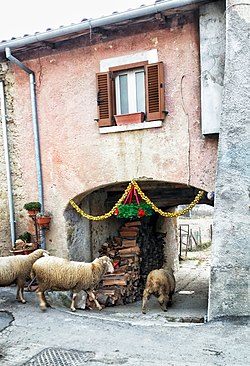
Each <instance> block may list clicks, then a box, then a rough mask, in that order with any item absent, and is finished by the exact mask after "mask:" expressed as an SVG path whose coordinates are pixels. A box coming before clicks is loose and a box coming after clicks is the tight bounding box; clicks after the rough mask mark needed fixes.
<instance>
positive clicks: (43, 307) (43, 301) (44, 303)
mask: <svg viewBox="0 0 250 366" xmlns="http://www.w3.org/2000/svg"><path fill="white" fill-rule="evenodd" d="M36 294H37V297H38V302H39V306H40V309H41V310H43V311H44V310H46V309H47V305H48V303H47V301H46V299H45V295H44V291H42V290H40V289H39V287H38V288H37V290H36Z"/></svg>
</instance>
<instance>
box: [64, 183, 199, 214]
mask: <svg viewBox="0 0 250 366" xmlns="http://www.w3.org/2000/svg"><path fill="white" fill-rule="evenodd" d="M132 186H134V187H135V189H136V190H137V192H138V194H139V195H140V196H141V198H142V199H143V200H144V201H145V202H146V203H147V204H148V205H150V206H151V207H152V209H153V210H154V211H155V212H157V213H158V214H160V215H161V216H165V217H177V216H181V215H184V214H185V213H187V212H189V211H190V210H192V208H193V207H194V206H195V205H196V204H197V203H198V202H199V200H200V199H201V197H202V195H203V194H204V191H199V192H198V194H197V195H196V197H195V199H194V200H193V201H192V202H191V203H190V204H189V205H188V206H187V207H186V208H184V209H183V210H181V211H178V212H164V211H162V210H161V209H160V208H158V207H157V206H155V204H154V203H153V202H152V201H150V199H149V198H148V197H147V196H146V195H145V194H144V193H143V192H142V190H141V188H140V187H139V186H138V184H137V182H136V181H135V180H132V181H131V182H130V183H129V185H128V186H127V188H126V189H125V191H124V193H123V195H122V196H121V198H120V199H119V200H118V201H117V202H116V204H115V205H114V206H113V207H112V209H111V210H110V211H109V212H107V213H105V214H104V215H99V216H93V215H88V214H87V213H86V212H84V211H83V210H82V209H81V208H80V207H79V206H77V204H76V203H75V202H74V201H73V199H70V200H69V202H70V204H71V205H72V207H74V209H75V210H76V211H77V212H78V213H79V214H80V215H82V216H83V217H85V218H86V219H88V220H93V221H100V220H105V219H108V218H109V217H110V216H112V215H113V214H114V212H115V210H116V209H117V208H118V207H119V206H120V205H121V204H122V202H123V201H124V200H125V198H126V197H127V195H128V193H129V191H130V189H131V187H132Z"/></svg>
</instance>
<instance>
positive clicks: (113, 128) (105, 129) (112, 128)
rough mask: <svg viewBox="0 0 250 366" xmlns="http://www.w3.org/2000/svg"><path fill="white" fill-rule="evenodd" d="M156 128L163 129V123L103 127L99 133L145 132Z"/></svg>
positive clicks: (152, 122)
mask: <svg viewBox="0 0 250 366" xmlns="http://www.w3.org/2000/svg"><path fill="white" fill-rule="evenodd" d="M156 127H162V121H151V122H141V123H135V124H130V125H123V126H110V127H101V128H99V132H100V133H101V134H104V133H113V132H123V131H135V130H145V129H148V128H156Z"/></svg>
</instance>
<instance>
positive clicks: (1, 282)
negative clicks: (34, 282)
mask: <svg viewBox="0 0 250 366" xmlns="http://www.w3.org/2000/svg"><path fill="white" fill-rule="evenodd" d="M48 254H49V253H48V252H47V251H46V250H43V249H37V250H35V251H34V252H32V253H30V254H27V255H15V256H7V257H0V286H1V287H4V286H9V285H11V284H13V283H16V284H17V293H16V299H17V300H18V301H19V302H21V303H23V304H25V303H26V300H25V299H24V297H23V290H24V285H25V282H26V280H27V278H28V277H29V275H30V271H31V268H32V265H33V263H34V262H35V261H36V260H37V259H38V258H41V257H42V256H44V255H48Z"/></svg>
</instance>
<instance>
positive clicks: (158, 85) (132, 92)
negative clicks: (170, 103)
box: [97, 61, 166, 127]
mask: <svg viewBox="0 0 250 366" xmlns="http://www.w3.org/2000/svg"><path fill="white" fill-rule="evenodd" d="M163 72H164V67H163V63H162V62H156V63H151V64H150V63H148V62H147V61H143V62H136V63H131V64H127V65H119V66H112V67H109V71H107V72H100V73H97V105H98V125H99V127H107V126H114V125H116V122H115V118H114V116H115V115H121V114H123V115H128V114H131V113H135V112H143V113H144V120H145V121H147V122H150V121H156V120H161V121H162V120H163V119H164V118H165V115H166V113H165V108H164V73H163Z"/></svg>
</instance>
